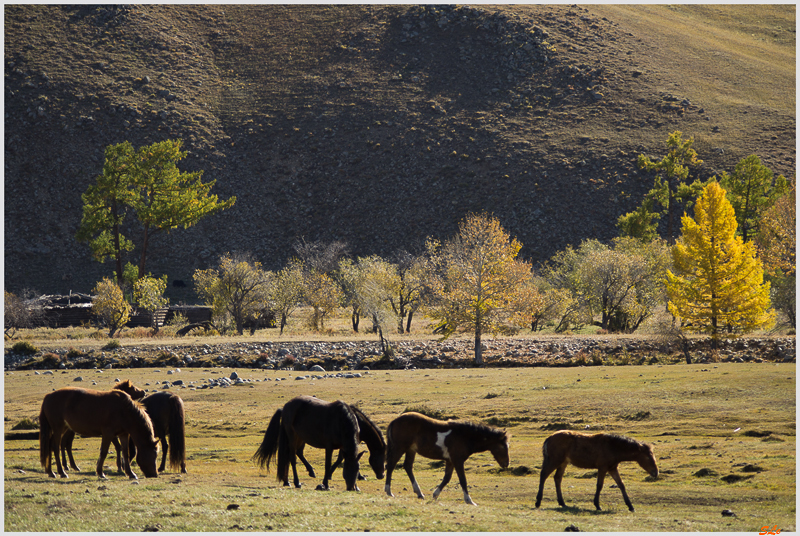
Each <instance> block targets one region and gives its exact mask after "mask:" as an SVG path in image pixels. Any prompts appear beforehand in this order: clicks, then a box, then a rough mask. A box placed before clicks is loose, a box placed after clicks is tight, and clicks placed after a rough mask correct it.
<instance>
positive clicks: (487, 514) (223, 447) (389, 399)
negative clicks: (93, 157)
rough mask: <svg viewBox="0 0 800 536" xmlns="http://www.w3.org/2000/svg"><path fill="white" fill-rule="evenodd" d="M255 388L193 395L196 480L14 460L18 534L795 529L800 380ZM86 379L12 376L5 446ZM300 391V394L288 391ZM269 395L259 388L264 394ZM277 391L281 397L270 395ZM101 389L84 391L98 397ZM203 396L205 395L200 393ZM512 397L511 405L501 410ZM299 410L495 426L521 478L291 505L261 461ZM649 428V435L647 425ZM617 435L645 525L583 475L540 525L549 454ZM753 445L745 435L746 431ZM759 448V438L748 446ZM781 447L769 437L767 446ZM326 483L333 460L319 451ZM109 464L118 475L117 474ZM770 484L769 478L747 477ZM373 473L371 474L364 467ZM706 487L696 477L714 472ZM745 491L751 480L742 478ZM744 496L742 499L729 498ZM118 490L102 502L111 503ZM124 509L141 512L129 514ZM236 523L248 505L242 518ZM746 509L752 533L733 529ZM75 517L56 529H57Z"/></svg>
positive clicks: (750, 376) (637, 372)
mask: <svg viewBox="0 0 800 536" xmlns="http://www.w3.org/2000/svg"><path fill="white" fill-rule="evenodd" d="M238 372H239V374H240V375H241V376H242V377H243V378H246V379H250V380H253V381H252V382H251V383H249V384H247V385H245V386H240V387H229V388H225V389H222V388H217V389H211V390H209V389H203V390H192V389H191V387H187V388H185V389H180V390H179V391H177V392H178V393H179V394H180V396H181V397H182V398H183V399H184V403H185V407H186V412H187V454H188V457H189V463H188V464H187V468H188V470H189V474H188V475H180V474H175V473H165V474H162V475H161V476H160V477H159V478H158V479H142V480H141V481H140V482H139V483H138V484H133V483H131V482H129V481H128V480H127V479H126V478H124V477H121V476H119V475H117V474H116V473H115V472H109V474H110V475H111V476H110V478H109V479H108V480H106V481H101V480H98V479H97V478H96V477H95V476H94V475H93V474H92V473H91V472H90V471H89V470H90V468H91V467H92V466H93V465H94V461H95V460H96V456H97V454H98V452H97V451H98V446H99V440H97V439H78V440H77V441H76V442H75V454H76V458H77V461H78V463H79V465H82V466H83V467H84V469H85V471H84V472H82V473H80V474H77V475H76V474H70V478H69V479H66V480H60V479H59V480H53V479H48V478H47V477H46V476H45V475H44V473H43V472H42V470H41V468H40V467H39V463H38V445H37V444H36V442H34V441H6V443H5V460H4V463H5V474H6V479H5V488H4V491H5V527H4V528H5V530H8V531H26V530H37V531H39V530H44V531H46V530H69V531H84V530H88V531H94V530H98V531H99V530H130V531H139V530H144V529H145V528H147V527H151V528H152V527H154V528H158V529H159V530H171V531H183V530H197V531H209V530H218V531H231V530H249V531H262V530H280V531H346V530H366V529H369V530H386V531H409V530H418V531H430V530H463V531H467V530H474V531H497V530H499V531H531V530H533V531H542V530H548V531H549V530H556V531H561V530H564V528H566V526H567V525H570V524H574V525H576V526H577V527H579V528H580V529H581V530H594V531H684V530H703V531H718V530H731V531H754V530H757V529H759V528H760V527H761V526H763V525H766V524H770V525H771V526H772V525H776V524H777V525H778V526H779V527H780V528H781V529H782V530H791V529H793V528H794V527H795V471H794V467H795V457H794V453H795V446H796V443H795V408H796V405H795V378H796V372H795V367H794V365H793V364H785V365H784V364H720V365H717V366H709V365H697V366H695V365H670V366H629V367H587V368H580V367H577V368H570V369H543V368H528V369H463V370H457V369H455V370H418V371H372V372H370V373H369V374H366V375H364V376H363V377H362V378H353V379H345V378H327V379H310V378H309V379H305V380H295V379H294V378H295V377H296V373H289V372H280V371H267V372H262V371H250V370H244V371H243V370H239V371H238ZM80 373H81V374H83V375H84V376H88V378H87V379H86V380H85V382H86V381H89V380H95V381H97V384H98V385H97V386H96V388H110V387H111V385H113V382H114V380H115V379H117V378H119V379H126V378H129V379H131V381H133V383H134V384H136V385H140V386H144V385H145V384H146V383H150V385H149V386H147V387H146V388H148V389H154V387H155V382H156V381H158V380H161V379H165V378H166V377H167V376H166V375H165V374H166V370H161V371H160V372H156V371H155V370H154V369H133V370H116V371H104V372H94V371H80ZM230 373H231V369H213V370H212V369H190V370H182V371H181V372H180V373H178V376H177V377H176V376H170V377H169V378H170V379H176V378H180V379H182V380H184V382H186V383H187V384H190V382H202V381H203V380H204V379H207V378H211V377H219V376H220V375H226V376H227V375H230ZM75 375H76V371H70V372H68V373H66V374H61V373H56V374H55V375H52V376H49V375H38V376H37V375H35V374H34V373H33V372H14V373H6V375H5V400H6V403H5V418H6V432H8V431H9V429H10V427H11V426H12V425H13V424H14V423H16V422H19V421H21V420H22V419H25V418H28V419H33V418H34V417H35V416H36V415H38V410H39V405H40V403H41V399H42V397H43V396H44V394H46V393H47V392H49V391H50V390H51V389H54V388H59V387H64V386H68V385H75V382H73V381H72V380H73V378H74V377H75ZM276 378H284V381H274V380H275V379H276ZM255 380H260V381H255ZM265 380H271V381H265ZM85 382H84V384H85ZM195 385H197V383H195ZM487 393H495V394H498V395H499V396H492V397H489V396H487ZM298 394H312V395H316V396H318V397H319V398H322V399H326V400H336V399H342V400H345V401H347V402H350V403H356V404H358V406H359V407H360V408H361V409H362V410H363V411H364V412H366V413H367V414H368V415H370V417H371V418H373V420H374V421H375V422H376V423H377V424H378V425H379V427H380V428H381V429H382V430H384V431H385V430H386V426H387V425H388V423H389V422H390V421H391V420H392V419H394V418H395V417H396V416H397V415H399V414H400V413H401V412H402V411H404V410H406V409H415V408H416V409H419V408H426V410H428V411H431V412H438V413H439V414H441V415H445V416H448V417H450V416H452V417H459V418H466V419H471V420H475V421H480V422H484V423H491V422H495V423H496V424H497V425H501V426H505V427H506V428H507V429H508V430H510V432H511V434H512V440H511V445H510V446H511V448H510V454H511V466H510V467H509V469H508V470H506V471H499V470H498V467H497V464H496V463H495V462H494V460H493V459H492V458H491V455H490V454H488V453H483V454H478V455H474V456H473V457H471V458H470V459H469V460H468V462H467V472H468V480H469V483H470V493H471V495H472V498H473V500H475V502H477V503H478V505H479V506H478V507H477V508H475V507H469V506H467V505H465V504H464V503H463V501H462V497H461V493H460V490H459V489H458V484H457V483H451V484H450V485H449V486H448V487H447V489H446V490H445V491H444V492H443V493H442V495H441V496H440V497H439V499H438V501H433V500H432V499H431V498H430V496H431V490H432V489H433V488H434V487H435V486H436V485H437V484H438V483H439V482H440V480H441V478H442V474H443V469H442V468H441V467H437V466H436V465H435V464H430V463H424V462H425V460H422V459H420V462H423V463H417V464H416V466H415V470H416V471H415V472H416V475H417V478H418V480H419V482H420V485H421V486H422V489H423V492H425V493H426V495H427V496H428V498H426V499H425V500H422V501H421V500H419V499H417V498H416V496H415V495H414V493H413V491H412V490H411V486H410V484H409V482H408V479H407V477H406V475H405V474H404V473H403V472H402V471H398V472H396V475H395V476H396V478H395V486H394V488H395V489H394V491H395V494H396V495H397V497H395V498H394V499H391V498H389V497H386V495H385V494H384V492H383V481H378V480H376V479H375V477H374V475H372V474H369V480H367V481H366V482H362V483H359V486H360V487H361V490H362V491H361V493H346V492H344V491H342V490H343V489H344V482H343V480H342V478H341V474H338V473H337V475H335V476H334V478H333V481H332V485H333V491H332V492H329V493H324V492H317V491H315V490H314V489H313V488H314V487H315V486H316V484H318V483H319V482H318V480H320V478H317V479H312V478H310V477H308V475H307V474H305V472H304V471H303V470H302V469H301V471H300V479H301V482H302V483H303V484H304V487H303V488H302V489H300V490H295V489H284V488H282V487H281V486H280V485H279V484H278V482H277V481H276V480H275V475H274V473H271V474H266V473H265V472H262V471H259V470H258V469H257V468H256V466H255V465H254V464H253V463H252V462H251V461H250V457H251V456H252V454H253V452H255V450H256V448H257V446H258V444H259V443H260V441H261V440H262V438H263V433H264V430H265V428H266V425H267V422H268V420H269V418H270V417H271V416H272V414H273V413H274V412H275V410H276V409H277V408H279V407H281V406H282V405H283V404H284V403H285V402H286V401H288V400H289V399H290V398H292V397H294V396H296V395H298ZM632 417H634V418H632ZM556 424H558V425H559V426H565V427H568V428H571V429H577V430H588V431H595V430H596V431H609V432H616V433H621V434H626V435H630V436H632V437H634V438H636V439H639V440H645V441H648V442H651V443H653V445H654V448H655V453H656V456H657V459H658V462H659V468H660V470H661V475H660V476H659V478H658V479H657V480H655V481H654V480H652V479H650V478H649V477H648V476H647V475H646V474H645V473H644V472H643V471H641V470H640V469H639V468H638V467H637V466H635V465H632V464H623V465H622V466H621V473H622V476H623V479H624V480H625V483H626V485H627V487H628V493H629V495H630V497H631V500H632V501H633V503H634V506H635V507H636V512H635V513H629V512H628V511H627V508H626V507H625V505H624V503H623V501H622V497H621V495H620V494H619V491H618V490H616V489H614V488H612V487H611V485H610V483H608V485H607V486H606V488H605V490H604V491H603V494H602V495H601V506H603V508H604V510H603V511H602V512H595V511H594V507H593V506H592V504H591V499H592V497H593V494H594V486H595V482H594V480H592V479H591V478H588V477H586V478H584V477H585V473H586V471H583V470H580V469H575V468H570V469H568V470H567V473H566V476H565V478H564V493H565V500H566V501H567V504H568V507H567V508H566V509H561V508H558V507H557V504H556V501H555V490H554V488H553V484H552V481H550V482H548V484H547V485H546V486H545V494H544V501H543V503H542V507H541V508H540V509H538V510H537V509H535V508H534V507H533V502H534V499H535V493H536V490H537V487H538V473H539V469H540V467H541V445H542V442H543V440H544V439H545V438H546V437H547V436H548V435H550V434H551V433H552V431H553V426H554V425H556ZM737 428H738V429H739V430H738V431H736V430H737ZM751 431H755V432H758V435H754V434H752V433H748V432H751ZM765 432H769V434H767V435H764V433H765ZM306 454H307V456H308V458H309V461H310V462H311V464H312V465H313V466H314V467H315V468H316V469H317V471H318V472H319V471H321V470H322V467H323V453H322V451H320V450H318V449H313V448H308V449H306ZM110 460H111V458H109V468H110ZM748 466H757V467H758V468H760V472H752V471H746V470H745V469H746V468H747V467H748ZM362 469H363V470H364V473H365V474H367V472H368V471H369V469H368V468H367V467H366V464H362ZM703 470H705V472H706V476H697V474H698V472H701V474H703V473H702V472H703ZM730 475H734V476H733V477H730ZM723 478H726V480H730V481H731V482H726V480H723ZM101 488H102V489H101ZM121 502H124V503H125V504H126V505H127V506H126V508H124V509H121V508H120V507H119V505H120V503H121ZM230 505H238V507H235V508H234V507H232V508H231V509H228V508H229V506H230ZM723 509H730V510H732V511H734V512H735V513H736V517H731V518H727V517H725V518H723V517H722V515H721V511H722V510H723ZM56 512H58V513H66V512H68V513H69V514H68V515H63V516H61V517H59V516H53V515H48V514H53V513H56Z"/></svg>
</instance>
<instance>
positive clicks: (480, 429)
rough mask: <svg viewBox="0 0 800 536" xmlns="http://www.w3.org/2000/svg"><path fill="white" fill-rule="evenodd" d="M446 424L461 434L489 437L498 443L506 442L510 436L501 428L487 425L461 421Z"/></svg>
mask: <svg viewBox="0 0 800 536" xmlns="http://www.w3.org/2000/svg"><path fill="white" fill-rule="evenodd" d="M448 423H449V424H450V425H451V426H452V427H454V428H458V429H459V430H460V431H462V432H465V433H468V434H470V435H474V436H477V437H490V438H492V439H496V440H498V441H503V440H505V441H508V440H509V439H510V438H511V435H510V434H509V433H508V430H503V429H502V428H496V427H494V426H489V425H488V424H481V423H475V422H470V421H461V420H459V421H448Z"/></svg>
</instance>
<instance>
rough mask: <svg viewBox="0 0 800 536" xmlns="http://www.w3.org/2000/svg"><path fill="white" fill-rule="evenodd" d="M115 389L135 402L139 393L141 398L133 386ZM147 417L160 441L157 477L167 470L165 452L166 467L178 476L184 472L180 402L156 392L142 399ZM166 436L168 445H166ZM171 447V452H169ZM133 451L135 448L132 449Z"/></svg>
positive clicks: (166, 394)
mask: <svg viewBox="0 0 800 536" xmlns="http://www.w3.org/2000/svg"><path fill="white" fill-rule="evenodd" d="M114 389H120V390H121V391H125V392H126V393H128V394H129V395H131V398H133V399H134V400H136V399H137V396H138V393H140V392H141V393H142V395H144V391H142V390H141V389H138V388H137V387H135V386H134V385H133V384H130V383H129V384H128V385H121V386H114ZM141 403H142V405H143V406H144V409H145V411H147V415H148V416H149V417H150V420H151V421H153V431H154V432H155V434H156V437H157V438H158V439H160V440H161V465H160V466H159V468H158V472H159V473H163V472H164V469H165V468H166V462H167V452H169V465H170V467H171V468H172V469H173V470H175V471H177V470H178V467H180V469H181V473H185V472H186V417H185V412H184V410H183V400H182V399H181V397H179V396H178V395H176V394H173V393H168V392H166V391H159V392H157V393H153V394H151V395H147V396H146V397H144V398H142V399H141ZM167 435H169V444H168V443H167ZM170 447H171V448H170ZM134 450H135V447H134Z"/></svg>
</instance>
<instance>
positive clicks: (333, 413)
mask: <svg viewBox="0 0 800 536" xmlns="http://www.w3.org/2000/svg"><path fill="white" fill-rule="evenodd" d="M306 443H308V444H309V445H311V446H312V447H315V448H319V449H325V477H324V478H323V480H322V484H321V485H319V486H317V489H322V490H327V489H328V480H329V479H330V477H331V458H332V457H333V451H334V450H337V449H339V450H340V451H341V454H342V455H343V456H344V481H345V484H347V490H348V491H355V490H356V489H357V488H356V476H357V475H358V458H357V453H358V443H359V428H358V420H357V419H356V416H355V414H354V413H353V410H352V409H351V408H350V406H348V405H347V404H345V403H344V402H342V401H341V400H337V401H336V402H324V401H322V400H319V399H317V398H314V397H311V396H305V395H301V396H298V397H295V398H293V399H291V400H290V401H288V402H287V403H286V404H285V405H284V406H283V408H282V409H279V410H277V411H276V412H275V414H274V415H273V416H272V419H271V420H270V422H269V425H268V426H267V430H266V432H265V433H264V440H263V441H262V442H261V445H260V446H259V447H258V450H257V451H256V453H255V454H253V460H254V461H255V462H256V463H258V465H260V466H261V467H264V466H266V468H267V469H269V465H270V462H271V461H272V459H273V458H274V457H275V453H276V452H277V453H278V460H277V461H278V480H280V481H283V485H284V486H288V485H289V464H291V466H292V473H293V475H294V487H296V488H299V487H300V479H299V478H298V477H297V466H296V463H297V457H296V455H297V451H298V450H301V449H302V448H303V446H304V445H305V444H306ZM312 471H313V470H312Z"/></svg>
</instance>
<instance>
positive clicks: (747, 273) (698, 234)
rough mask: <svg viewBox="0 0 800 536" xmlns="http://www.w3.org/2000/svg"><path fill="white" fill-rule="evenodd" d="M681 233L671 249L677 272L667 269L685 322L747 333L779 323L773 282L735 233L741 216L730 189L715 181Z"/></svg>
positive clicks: (716, 332) (714, 332)
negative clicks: (728, 195)
mask: <svg viewBox="0 0 800 536" xmlns="http://www.w3.org/2000/svg"><path fill="white" fill-rule="evenodd" d="M681 222H682V224H683V228H682V236H681V238H680V240H679V241H678V243H677V244H675V246H674V247H673V249H672V259H673V264H674V268H675V273H673V272H672V271H669V270H667V294H668V296H669V303H668V307H669V311H670V312H671V313H672V314H673V315H675V316H676V317H679V318H680V319H681V320H682V321H683V324H684V327H685V328H687V329H691V330H692V331H697V332H704V333H709V334H710V335H711V337H712V339H714V340H715V341H716V340H717V339H718V338H719V336H720V333H721V332H722V330H724V329H726V328H730V329H732V330H733V332H734V334H735V333H747V332H749V331H753V330H755V329H758V328H764V327H769V326H771V325H772V324H773V323H774V320H775V312H774V311H773V310H770V309H769V307H770V301H769V288H770V285H769V283H768V282H764V271H763V268H762V266H761V261H759V260H758V258H757V257H756V252H755V248H754V246H753V244H752V243H751V242H748V243H743V242H742V239H741V237H738V236H736V225H737V224H736V218H735V214H734V210H733V206H731V204H730V202H729V201H728V200H727V198H726V194H725V190H723V189H722V187H720V186H719V184H717V183H716V182H712V183H710V184H709V185H708V186H707V187H706V188H705V189H704V190H703V193H702V195H701V197H700V198H699V199H698V201H697V205H696V206H695V217H694V219H692V218H690V217H689V216H686V215H684V216H683V218H682V219H681Z"/></svg>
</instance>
